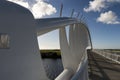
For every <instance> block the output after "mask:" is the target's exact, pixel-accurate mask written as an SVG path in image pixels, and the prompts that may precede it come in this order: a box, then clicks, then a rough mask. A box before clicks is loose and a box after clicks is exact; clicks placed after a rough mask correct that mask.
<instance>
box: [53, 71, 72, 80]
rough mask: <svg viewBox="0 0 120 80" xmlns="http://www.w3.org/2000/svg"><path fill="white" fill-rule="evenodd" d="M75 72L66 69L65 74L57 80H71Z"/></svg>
mask: <svg viewBox="0 0 120 80" xmlns="http://www.w3.org/2000/svg"><path fill="white" fill-rule="evenodd" d="M72 76H73V71H72V70H71V69H64V70H63V72H62V73H61V74H60V75H59V76H58V77H57V78H56V79H55V80H71V77H72Z"/></svg>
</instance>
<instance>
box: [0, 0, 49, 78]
mask: <svg viewBox="0 0 120 80" xmlns="http://www.w3.org/2000/svg"><path fill="white" fill-rule="evenodd" d="M0 33H5V34H8V35H9V37H10V48H9V49H0V80H48V78H47V76H46V74H45V70H44V67H43V64H42V60H41V56H40V53H39V47H38V43H37V35H36V27H35V20H34V18H33V16H32V14H31V12H30V11H29V10H27V9H25V8H23V7H21V6H19V5H17V4H14V3H12V2H7V1H5V0H3V1H1V0H0Z"/></svg>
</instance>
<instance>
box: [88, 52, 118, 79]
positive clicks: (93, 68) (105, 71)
mask: <svg viewBox="0 0 120 80" xmlns="http://www.w3.org/2000/svg"><path fill="white" fill-rule="evenodd" d="M88 61H89V64H88V65H89V80H120V64H117V63H115V62H113V61H111V60H108V59H106V58H104V57H102V56H100V55H98V54H96V53H95V52H90V51H89V52H88Z"/></svg>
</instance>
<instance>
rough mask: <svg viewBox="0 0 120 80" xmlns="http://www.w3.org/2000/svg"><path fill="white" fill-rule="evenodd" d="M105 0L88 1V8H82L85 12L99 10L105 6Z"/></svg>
mask: <svg viewBox="0 0 120 80" xmlns="http://www.w3.org/2000/svg"><path fill="white" fill-rule="evenodd" d="M105 7H106V6H105V0H93V1H90V2H89V7H88V8H84V11H85V12H89V11H94V12H96V11H99V12H100V11H101V9H102V8H105Z"/></svg>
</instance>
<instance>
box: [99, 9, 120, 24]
mask: <svg viewBox="0 0 120 80" xmlns="http://www.w3.org/2000/svg"><path fill="white" fill-rule="evenodd" d="M97 21H98V22H102V23H105V24H120V21H118V17H117V16H116V14H115V13H114V12H112V11H108V12H105V13H101V14H100V17H98V18H97Z"/></svg>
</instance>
